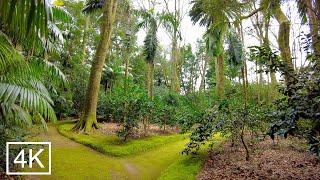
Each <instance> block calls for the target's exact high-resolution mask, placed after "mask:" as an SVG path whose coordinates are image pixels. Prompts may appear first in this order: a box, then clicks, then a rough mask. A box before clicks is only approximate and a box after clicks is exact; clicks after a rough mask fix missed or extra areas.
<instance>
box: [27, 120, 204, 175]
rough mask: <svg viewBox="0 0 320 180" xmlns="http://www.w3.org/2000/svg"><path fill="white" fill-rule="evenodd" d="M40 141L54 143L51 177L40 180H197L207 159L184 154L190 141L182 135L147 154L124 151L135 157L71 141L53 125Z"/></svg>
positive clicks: (148, 151) (150, 150)
mask: <svg viewBox="0 0 320 180" xmlns="http://www.w3.org/2000/svg"><path fill="white" fill-rule="evenodd" d="M63 127H69V128H70V127H71V126H64V125H63ZM86 137H88V136H86ZM161 137H163V136H161ZM39 140H47V141H51V142H52V175H51V176H41V177H40V179H157V178H159V177H160V176H161V179H194V178H195V176H196V174H197V172H198V171H199V169H200V168H201V165H202V162H203V159H204V158H203V157H204V156H200V157H196V158H191V159H190V157H188V156H184V155H181V151H182V149H183V147H184V145H185V144H186V142H187V139H186V138H185V137H183V136H180V139H178V140H176V141H173V142H170V143H167V144H162V145H160V146H156V145H153V146H145V147H147V148H149V149H148V150H147V151H146V152H144V153H138V152H137V151H136V150H135V151H132V149H131V148H124V149H126V152H130V151H131V152H135V153H136V154H135V155H133V156H122V157H112V156H110V155H104V154H101V153H99V152H97V151H95V150H93V149H90V148H88V147H85V146H82V145H81V144H78V143H75V142H73V141H70V140H69V139H67V138H65V137H63V136H61V135H60V134H59V133H58V132H57V130H56V127H54V126H49V133H48V134H47V135H44V136H43V137H39ZM145 140H146V139H145ZM153 140H154V139H153ZM151 141H152V140H151ZM97 142H100V141H97ZM144 143H146V142H145V141H144ZM132 144H133V146H139V145H141V143H135V142H134V141H132V142H130V145H132ZM151 144H152V143H151ZM115 146H118V145H115ZM122 146H123V145H122ZM127 146H128V145H127ZM108 147H112V145H108ZM151 147H152V148H151ZM155 147H157V148H155ZM116 152H118V151H116ZM121 155H123V153H121ZM33 178H34V177H32V179H33Z"/></svg>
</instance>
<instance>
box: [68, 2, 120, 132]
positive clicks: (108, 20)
mask: <svg viewBox="0 0 320 180" xmlns="http://www.w3.org/2000/svg"><path fill="white" fill-rule="evenodd" d="M116 9H117V0H105V1H104V8H103V22H102V25H101V35H100V37H101V38H100V42H99V44H98V47H97V50H96V54H95V56H94V59H93V62H92V67H91V72H90V78H89V83H88V87H87V93H86V101H85V106H84V113H83V116H82V117H81V119H80V121H78V123H77V124H76V125H75V126H74V128H73V129H74V130H83V131H84V132H86V133H87V132H89V131H90V130H92V128H98V124H97V104H98V95H99V89H100V81H101V76H102V70H103V66H104V64H105V59H106V57H107V53H108V50H109V46H110V43H111V42H110V41H111V34H112V27H113V22H114V19H115V14H116Z"/></svg>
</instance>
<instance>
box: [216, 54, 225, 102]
mask: <svg viewBox="0 0 320 180" xmlns="http://www.w3.org/2000/svg"><path fill="white" fill-rule="evenodd" d="M223 56H224V54H223V52H221V53H220V54H219V55H218V56H217V62H216V81H217V85H216V86H217V88H216V91H217V95H218V97H219V98H223V97H224V65H223V61H224V57H223Z"/></svg>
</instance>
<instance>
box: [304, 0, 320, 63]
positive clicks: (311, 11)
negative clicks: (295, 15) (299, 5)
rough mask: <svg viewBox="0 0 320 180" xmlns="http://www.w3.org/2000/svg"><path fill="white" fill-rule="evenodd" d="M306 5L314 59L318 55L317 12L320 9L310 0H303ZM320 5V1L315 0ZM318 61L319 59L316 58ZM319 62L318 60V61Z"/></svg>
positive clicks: (319, 48) (319, 51) (319, 52)
mask: <svg viewBox="0 0 320 180" xmlns="http://www.w3.org/2000/svg"><path fill="white" fill-rule="evenodd" d="M305 3H306V6H307V15H308V19H309V28H310V32H311V36H312V47H313V50H314V53H315V55H316V57H317V58H316V59H319V57H320V42H319V38H320V37H319V24H320V22H319V18H317V14H316V13H319V12H320V10H319V9H317V8H316V7H314V6H313V3H312V0H305ZM317 3H318V5H320V2H319V1H318V2H317ZM315 5H316V4H315ZM318 61H319V60H318ZM318 63H319V64H320V62H318Z"/></svg>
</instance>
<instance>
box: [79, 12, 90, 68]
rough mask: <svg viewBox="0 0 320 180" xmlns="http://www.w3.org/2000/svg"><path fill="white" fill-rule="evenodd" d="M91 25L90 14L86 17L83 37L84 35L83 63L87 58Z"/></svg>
mask: <svg viewBox="0 0 320 180" xmlns="http://www.w3.org/2000/svg"><path fill="white" fill-rule="evenodd" d="M89 27H90V15H88V16H87V17H86V21H85V26H84V31H83V37H82V61H81V63H82V64H83V63H84V62H85V60H86V57H87V56H86V55H87V43H88V35H89V32H88V31H89Z"/></svg>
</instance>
